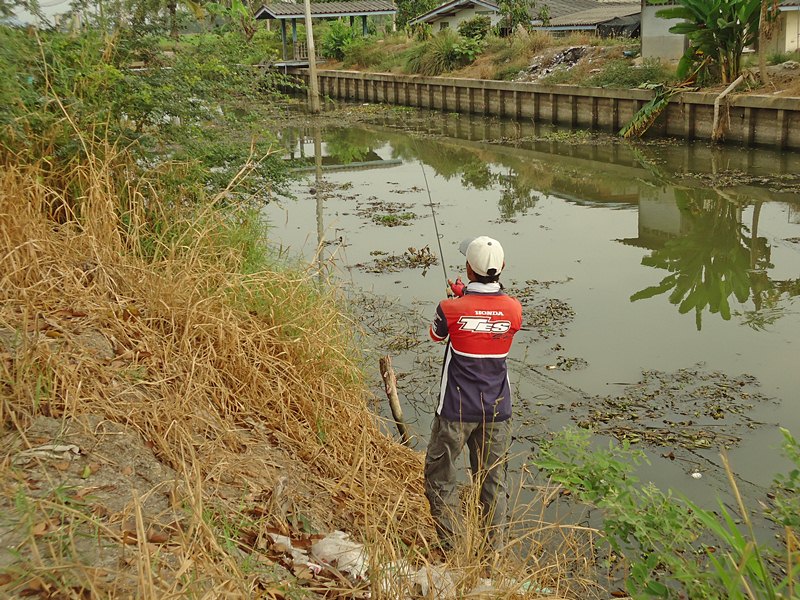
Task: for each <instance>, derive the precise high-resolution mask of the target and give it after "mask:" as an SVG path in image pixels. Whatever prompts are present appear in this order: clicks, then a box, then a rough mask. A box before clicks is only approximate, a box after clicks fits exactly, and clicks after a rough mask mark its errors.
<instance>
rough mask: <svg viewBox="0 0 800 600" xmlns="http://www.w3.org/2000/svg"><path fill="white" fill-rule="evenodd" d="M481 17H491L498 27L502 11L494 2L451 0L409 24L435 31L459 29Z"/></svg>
mask: <svg viewBox="0 0 800 600" xmlns="http://www.w3.org/2000/svg"><path fill="white" fill-rule="evenodd" d="M481 15H485V16H487V17H489V19H490V20H491V23H492V25H497V23H498V21H500V9H499V8H498V6H497V4H496V3H495V2H494V1H493V0H451V1H450V2H445V3H444V4H440V5H439V6H437V7H436V8H434V9H433V10H429V11H428V12H426V13H425V14H423V15H420V16H418V17H414V18H413V19H411V20H410V21H409V22H408V24H409V25H416V24H417V23H426V24H428V25H430V26H431V27H432V28H433V30H434V31H441V30H443V29H458V26H459V25H460V24H461V23H463V22H464V21H469V20H470V19H473V18H475V17H479V16H481Z"/></svg>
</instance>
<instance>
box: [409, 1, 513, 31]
mask: <svg viewBox="0 0 800 600" xmlns="http://www.w3.org/2000/svg"><path fill="white" fill-rule="evenodd" d="M472 6H482V7H483V8H486V9H489V10H499V9H498V7H497V3H496V2H493V1H492V0H450V2H445V3H444V4H440V5H439V6H437V7H436V8H434V9H432V10H429V11H428V12H426V13H424V14H421V15H419V16H418V17H414V18H413V19H411V20H410V21H409V24H410V25H414V24H415V23H428V22H430V21H434V20H435V19H436V17H439V16H447V15H449V14H450V13H451V12H457V11H459V10H462V9H465V8H470V7H472Z"/></svg>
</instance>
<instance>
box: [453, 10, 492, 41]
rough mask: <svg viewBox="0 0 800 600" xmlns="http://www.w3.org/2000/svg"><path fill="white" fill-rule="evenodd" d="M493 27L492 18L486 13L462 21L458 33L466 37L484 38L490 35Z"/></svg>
mask: <svg viewBox="0 0 800 600" xmlns="http://www.w3.org/2000/svg"><path fill="white" fill-rule="evenodd" d="M491 28H492V20H491V19H490V18H489V17H487V16H486V15H478V16H476V17H473V18H472V19H467V20H466V21H462V22H461V23H460V24H459V26H458V33H459V34H460V35H461V36H462V37H465V38H470V39H474V40H482V39H484V38H485V37H486V36H487V35H489V30H490V29H491Z"/></svg>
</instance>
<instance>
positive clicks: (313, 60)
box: [305, 0, 319, 115]
mask: <svg viewBox="0 0 800 600" xmlns="http://www.w3.org/2000/svg"><path fill="white" fill-rule="evenodd" d="M305 9H306V10H305V12H306V45H307V46H308V102H309V105H308V110H309V111H310V112H311V114H313V115H316V114H318V113H319V83H318V82H317V53H316V51H315V50H314V30H313V28H312V26H311V0H305Z"/></svg>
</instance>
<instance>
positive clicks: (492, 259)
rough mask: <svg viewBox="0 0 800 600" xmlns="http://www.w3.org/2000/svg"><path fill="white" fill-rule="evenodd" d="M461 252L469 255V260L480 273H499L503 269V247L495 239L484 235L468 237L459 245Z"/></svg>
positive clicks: (473, 268) (492, 274)
mask: <svg viewBox="0 0 800 600" xmlns="http://www.w3.org/2000/svg"><path fill="white" fill-rule="evenodd" d="M458 250H459V252H461V254H463V255H464V256H466V257H467V262H468V263H469V266H470V267H472V270H473V271H475V273H477V274H478V275H483V276H487V275H488V276H490V277H493V276H495V275H499V274H500V272H501V271H502V270H503V261H504V260H505V255H504V254H503V247H502V246H501V245H500V242H498V241H497V240H495V239H492V238H490V237H488V236H485V235H482V236H480V237H476V238H467V239H466V240H464V241H463V242H461V244H460V245H459V247H458Z"/></svg>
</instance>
